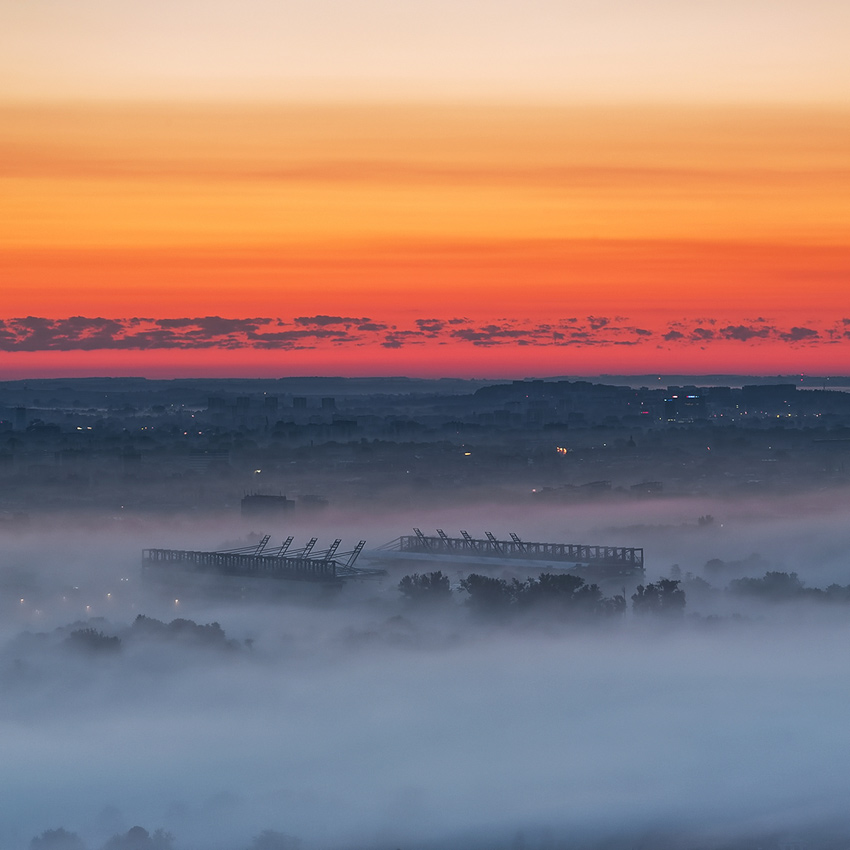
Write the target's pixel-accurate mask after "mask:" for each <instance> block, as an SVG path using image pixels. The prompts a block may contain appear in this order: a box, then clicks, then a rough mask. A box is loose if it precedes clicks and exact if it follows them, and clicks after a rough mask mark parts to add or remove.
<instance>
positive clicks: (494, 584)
mask: <svg viewBox="0 0 850 850" xmlns="http://www.w3.org/2000/svg"><path fill="white" fill-rule="evenodd" d="M521 587H522V584H521V582H518V581H517V580H516V579H514V581H513V582H512V583H510V584H509V583H508V582H507V581H505V580H504V579H503V578H491V577H490V576H482V575H478V574H477V573H471V574H470V575H468V576H467V577H466V578H465V579H461V582H460V589H461V590H463V591H465V592H466V593H468V594H469V599H468V600H467V602H468V604H469V606H470V607H471V608H473V609H475V610H476V611H478V612H479V613H482V614H483V613H496V612H505V611H507V610H508V608H509V607H510V606H511V605H512V604H513V603H514V601H515V600H516V598H517V596H518V594H519V592H520V591H519V588H521Z"/></svg>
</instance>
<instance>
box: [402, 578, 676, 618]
mask: <svg viewBox="0 0 850 850" xmlns="http://www.w3.org/2000/svg"><path fill="white" fill-rule="evenodd" d="M398 589H399V591H400V592H401V594H402V595H403V596H404V597H405V598H406V599H408V600H410V602H412V603H416V604H439V603H444V602H447V601H448V600H449V599H451V598H452V596H453V593H454V592H453V590H452V586H451V582H450V581H449V577H448V576H447V575H444V574H443V572H442V571H441V570H437V571H435V572H430V573H413V574H412V575H406V576H404V578H402V579H401V581H400V582H399V583H398ZM458 590H459V591H460V592H461V593H464V594H466V604H467V605H468V606H469V607H470V608H471V609H472V610H474V611H476V612H477V613H481V614H507V613H509V612H522V611H534V612H540V613H542V612H544V611H548V612H551V613H556V614H560V615H562V616H564V615H566V616H573V617H583V618H588V617H610V616H615V615H621V614H624V613H625V611H626V609H627V605H626V598H625V595H624V594H616V595H614V596H605V595H603V593H602V590H601V589H600V587H599V585H598V584H588V583H587V582H585V580H584V579H583V578H582V577H581V576H577V575H573V574H572V573H541V574H540V575H539V576H538V577H537V578H529V579H526V580H525V581H520V580H519V579H516V578H514V579H511V580H507V579H503V578H494V577H492V576H485V575H479V574H478V573H472V574H470V575H468V576H467V577H466V578H464V579H461V581H460V583H459V585H458ZM685 601H686V600H685V591H684V590H682V589H681V588H680V587H679V581H678V580H675V579H667V578H662V579H659V580H658V581H656V582H652V583H650V584H646V585H638V587H637V590H636V591H635V593H633V594H632V596H631V602H632V610H633V611H634V612H635V613H637V614H654V615H667V616H670V615H681V614H682V612H683V611H684V609H685Z"/></svg>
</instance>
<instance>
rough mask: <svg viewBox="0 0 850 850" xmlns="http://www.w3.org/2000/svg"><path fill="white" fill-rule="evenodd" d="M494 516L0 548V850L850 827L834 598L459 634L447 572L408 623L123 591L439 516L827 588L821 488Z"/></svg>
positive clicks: (835, 554)
mask: <svg viewBox="0 0 850 850" xmlns="http://www.w3.org/2000/svg"><path fill="white" fill-rule="evenodd" d="M502 511H503V512H501V513H500V512H499V511H498V510H495V509H492V510H491V509H490V508H488V507H487V506H482V505H478V506H471V507H470V509H469V511H468V512H466V513H465V514H464V516H463V517H458V516H457V515H456V512H453V513H452V514H446V513H443V514H441V513H438V512H434V513H431V514H428V515H427V516H421V515H420V516H417V517H412V516H408V515H405V514H402V513H398V514H393V515H389V514H388V515H385V516H382V517H380V518H378V519H376V520H374V521H373V522H372V523H371V524H370V522H369V518H368V517H367V516H365V515H364V516H351V515H342V514H334V513H333V512H332V511H329V512H327V513H325V514H323V515H322V516H317V517H315V518H313V519H312V520H311V521H310V522H309V523H308V522H307V521H306V520H299V525H298V527H291V528H287V529H283V530H282V531H283V534H281V533H280V532H281V530H277V531H276V530H275V529H263V528H256V529H255V528H249V527H246V525H245V524H244V523H242V522H241V521H237V520H227V521H221V519H220V518H215V519H214V520H210V519H208V518H204V517H199V518H197V519H196V520H193V521H192V522H187V521H184V522H176V521H175V522H174V523H169V524H161V525H160V524H156V523H154V522H152V521H148V520H140V521H139V523H137V524H133V525H128V524H127V523H124V522H120V523H110V521H109V520H108V518H100V519H98V518H90V519H89V520H88V521H87V524H81V523H71V522H68V523H63V522H60V521H57V523H56V524H55V525H53V526H51V527H48V528H44V529H40V530H39V531H38V532H37V533H36V532H33V531H31V532H27V533H24V534H15V535H6V536H3V537H2V538H0V579H2V585H1V586H0V610H1V611H2V626H0V746H1V747H2V753H3V762H2V772H3V776H4V779H5V782H4V788H5V797H4V804H3V806H2V807H0V847H2V848H9V850H18V848H20V850H24V848H27V847H28V846H29V842H30V839H31V838H32V837H33V836H36V835H39V834H41V833H43V832H44V831H45V830H48V829H55V828H58V827H60V826H61V827H63V828H65V829H67V830H69V831H72V832H75V833H77V834H78V835H79V836H80V837H81V839H82V840H83V841H84V842H85V845H86V846H87V847H88V848H90V850H100V848H101V847H103V845H104V843H105V842H106V841H107V840H108V839H109V837H110V836H112V835H115V834H117V833H125V832H126V831H127V830H129V829H130V828H131V827H133V826H134V825H136V824H141V825H144V826H145V827H146V828H147V829H149V830H150V831H153V830H154V829H156V828H159V827H161V828H164V829H166V830H168V831H170V832H171V833H173V835H174V836H175V839H174V848H175V850H246V848H248V847H249V846H250V845H251V841H252V837H253V836H256V835H258V834H260V833H261V832H262V831H263V830H267V829H271V830H276V831H279V832H281V833H285V834H286V835H289V836H293V837H295V838H298V839H299V840H300V841H301V848H302V850H313V848H316V850H325V848H330V849H331V850H335V848H340V850H342V848H355V847H358V848H359V847H362V848H394V847H402V848H409V847H423V848H425V847H433V846H446V847H461V846H464V847H465V846H469V847H472V846H488V847H504V848H509V847H511V848H514V850H518V848H520V847H526V848H529V850H531V848H537V847H541V848H543V847H549V848H552V847H561V846H564V847H567V846H570V847H572V846H587V847H591V846H604V843H605V842H607V841H609V840H610V841H611V842H615V844H614V845H611V846H619V845H617V844H616V842H620V841H625V842H627V844H628V846H631V844H635V845H637V844H639V841H638V838H636V837H640V836H647V835H664V836H668V837H669V836H676V835H687V836H690V838H688V843H687V844H686V845H685V844H680V845H678V846H694V847H696V846H700V847H702V846H714V845H712V844H711V842H712V841H714V842H715V843H717V842H720V843H722V842H723V841H726V840H733V839H738V838H740V839H742V840H743V839H745V838H747V837H748V836H755V835H760V834H764V833H771V834H777V835H778V834H785V833H788V834H794V833H800V832H806V831H807V830H813V829H816V828H819V827H821V826H823V825H829V826H830V827H831V828H834V829H837V830H845V829H846V832H845V835H850V818H848V817H847V816H846V800H845V797H846V794H845V789H846V787H847V785H848V782H850V761H848V759H847V758H846V752H847V747H848V745H850V731H848V728H847V724H846V706H847V705H848V702H850V668H848V665H847V664H846V658H845V656H846V645H847V642H848V639H850V605H848V606H845V605H840V604H836V605H831V606H821V607H818V606H817V605H815V604H814V603H811V602H810V601H808V600H805V601H804V602H803V603H801V604H800V605H799V606H796V605H791V607H789V606H788V605H785V606H784V607H783V606H776V605H771V604H769V600H763V599H762V600H753V599H751V598H748V597H734V598H733V597H731V596H724V597H723V599H724V600H725V601H724V602H723V604H722V605H715V604H714V603H711V604H708V603H706V605H705V609H704V612H705V613H711V612H712V611H717V612H719V613H720V614H722V616H721V617H718V618H711V619H709V618H706V617H702V616H693V614H695V613H699V612H700V604H701V602H700V600H699V599H697V594H696V593H692V594H691V595H689V597H688V605H687V606H686V608H685V613H684V616H682V617H680V618H678V619H672V620H666V619H655V618H653V617H640V616H638V615H637V614H636V613H635V612H634V611H633V610H632V609H631V607H630V608H629V610H628V611H627V612H626V614H625V615H624V616H619V617H613V618H606V619H604V620H600V621H598V622H596V621H594V622H590V623H579V624H576V625H572V626H571V625H569V624H567V625H565V624H563V623H559V622H549V621H542V620H541V622H539V623H537V622H531V623H529V621H528V619H526V620H514V621H504V622H503V621H498V620H492V619H490V620H487V619H481V618H476V617H475V616H473V612H472V611H471V610H470V609H469V607H468V606H466V605H465V604H464V601H463V600H464V596H463V595H462V594H459V593H458V592H457V584H456V580H455V575H454V574H455V572H458V571H459V570H458V569H456V568H452V569H451V573H452V582H453V585H454V592H453V595H452V597H451V599H450V600H449V602H448V603H447V604H446V605H444V606H443V607H439V608H428V609H425V608H421V607H419V608H417V607H415V606H412V605H410V604H408V603H406V602H405V600H404V599H403V598H402V596H401V594H400V593H399V592H398V589H397V584H398V580H399V578H400V577H401V574H399V575H392V576H389V577H387V578H386V579H384V580H382V581H380V580H374V581H371V582H364V583H361V584H358V585H356V586H352V587H346V588H343V590H342V591H341V592H337V593H323V592H321V591H318V590H315V589H311V588H301V590H300V591H299V593H294V594H293V595H292V597H291V598H283V599H276V598H269V597H267V596H265V595H264V594H262V593H260V594H255V593H254V594H252V593H249V594H246V595H245V597H244V598H242V597H241V596H234V595H233V594H230V595H228V594H215V595H208V594H206V593H199V592H192V591H189V592H187V594H186V595H185V596H183V595H182V594H181V596H180V597H179V598H177V597H175V596H174V594H171V593H166V592H164V591H161V590H159V589H158V588H157V587H156V586H151V585H147V584H145V583H143V582H142V581H141V579H140V570H139V558H140V550H141V548H142V547H143V546H160V545H162V546H181V547H186V548H197V547H199V546H201V545H202V544H203V542H204V541H208V545H209V548H216V547H218V546H221V545H223V544H224V543H225V542H227V541H236V542H239V540H240V539H245V538H246V537H247V535H248V534H249V532H257V533H262V532H264V531H268V532H270V533H271V532H275V531H276V533H277V538H278V539H279V538H281V537H283V536H284V534H290V533H291V534H297V535H298V536H299V541H300V542H301V545H303V542H304V541H306V539H307V538H308V537H309V536H312V535H321V536H323V539H324V540H326V542H327V543H329V542H330V540H331V539H333V538H334V537H336V536H340V537H343V538H344V539H345V543H346V545H348V544H353V543H354V542H356V540H357V539H361V538H366V539H368V540H369V541H370V544H378V543H383V542H385V541H386V540H389V539H391V538H392V537H394V536H397V535H398V534H400V533H409V530H410V528H411V527H412V526H413V525H414V524H416V525H421V526H423V527H424V528H426V529H429V530H430V529H431V528H441V527H446V528H447V530H449V529H451V530H453V531H454V529H455V526H457V525H460V523H463V524H462V525H460V527H462V528H469V530H470V531H471V532H473V533H476V534H481V533H483V531H484V530H493V531H494V532H497V533H499V536H503V535H504V534H505V533H506V532H507V531H516V532H517V533H518V534H519V535H520V536H521V537H523V538H524V539H527V540H534V539H537V540H551V541H559V540H564V541H568V542H582V543H591V544H593V543H599V544H607V543H610V544H612V545H635V546H645V547H646V557H647V580H654V579H655V578H656V577H658V576H662V575H668V574H669V572H668V571H669V568H670V566H671V565H672V564H674V563H676V564H679V568H680V570H681V573H682V575H685V574H686V573H688V572H692V573H693V574H694V575H700V576H702V575H704V576H706V577H707V578H708V580H709V581H711V583H712V587H713V589H714V590H716V591H717V592H718V593H725V590H724V589H725V587H726V586H727V584H729V582H730V581H732V580H734V578H735V577H736V576H737V573H736V572H735V570H736V569H737V568H736V567H734V566H733V567H719V568H718V567H715V572H714V573H711V570H710V569H709V570H706V569H705V565H706V563H707V562H708V561H710V560H711V559H720V560H723V561H724V563H727V562H728V563H731V562H734V561H745V560H746V559H747V558H748V556H749V555H750V554H751V553H753V552H758V553H760V556H761V558H762V559H763V560H762V561H759V562H758V563H759V564H760V565H761V566H763V565H764V564H768V565H769V567H767V568H769V569H791V570H795V571H796V572H798V573H799V575H800V577H801V578H802V579H803V580H804V581H805V582H806V583H807V584H809V585H821V586H822V585H824V584H826V583H827V582H828V581H836V582H839V583H840V584H842V585H848V584H850V564H848V562H847V558H846V555H845V553H846V551H847V544H848V542H850V539H848V538H850V532H848V531H847V527H846V524H844V523H843V517H842V513H843V508H842V507H841V505H840V503H837V502H836V500H835V498H834V497H833V496H829V497H827V496H824V497H823V499H821V500H818V499H812V500H810V501H807V502H802V501H796V502H791V501H790V500H788V501H783V500H777V501H774V502H765V501H752V500H750V501H741V502H738V503H734V504H733V503H720V502H713V501H710V500H688V501H686V502H676V501H671V500H657V501H647V502H640V503H630V504H629V505H627V506H625V507H623V506H620V507H619V508H617V507H615V506H611V505H609V506H607V507H604V508H603V507H599V506H584V507H574V508H571V509H570V510H568V511H567V510H561V509H555V508H547V509H546V510H545V511H537V512H532V511H529V512H528V513H527V514H523V513H521V512H513V513H508V512H507V511H505V510H504V509H502ZM708 515H710V516H712V517H713V519H712V521H711V522H703V523H702V524H700V523H699V522H698V518H699V517H701V516H702V517H705V516H708ZM452 522H454V523H455V526H452V525H451V523H452ZM302 538H303V541H302ZM612 538H613V539H612ZM273 542H274V541H273ZM724 570H725V571H724ZM683 585H687V582H686V581H684V580H683ZM627 595H628V594H627ZM730 599H732V600H733V601H731V602H730V601H729V600H730ZM21 600H23V601H21ZM712 606H713V607H712ZM780 610H781V611H784V612H785V613H784V614H781V615H776V613H775V612H777V611H780ZM789 611H791V612H792V613H791V614H788V612H789ZM731 614H739V615H741V617H740V618H732V617H730V615H731ZM139 615H143V616H144V617H145V618H146V619H143V620H142V621H139V620H137V618H138V616H139ZM154 618H156V620H159V621H161V622H159V624H157V623H156V622H154ZM175 620H176V621H177V625H176V626H175V625H174V624H173V621H175ZM189 620H191V621H193V622H192V623H189V624H186V623H185V622H181V621H189ZM212 622H217V623H218V624H219V625H220V629H218V630H216V629H214V628H212V627H211V628H210V629H207V630H202V629H200V630H199V629H197V628H195V626H194V624H195V623H196V624H207V623H212ZM169 624H171V625H169ZM114 641H117V642H114ZM707 836H708V837H707ZM632 839H634V840H632ZM641 840H643V839H641ZM665 840H667V839H665ZM669 840H670V842H672V844H671V845H670V846H677V845H676V842H675V839H673V838H671V839H669ZM701 842H702V843H701ZM706 842H707V843H706ZM651 843H652V842H650V844H649V845H647V846H650V845H651ZM657 846H664V845H663V841H662V840H661V839H658V842H657Z"/></svg>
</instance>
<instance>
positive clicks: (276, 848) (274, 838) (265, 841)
mask: <svg viewBox="0 0 850 850" xmlns="http://www.w3.org/2000/svg"><path fill="white" fill-rule="evenodd" d="M300 846H301V841H300V839H298V838H293V837H292V836H291V835H287V834H286V833H285V832H277V830H274V829H264V830H263V831H262V832H261V833H260V834H259V835H258V836H256V837H255V838H254V840H253V841H252V842H251V846H250V847H249V848H248V850H298V848H299V847H300Z"/></svg>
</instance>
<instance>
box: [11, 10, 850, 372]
mask: <svg viewBox="0 0 850 850" xmlns="http://www.w3.org/2000/svg"><path fill="white" fill-rule="evenodd" d="M848 33H850V6H848V4H847V3H846V2H843V0H812V2H809V3H807V4H800V3H796V2H784V0H769V2H768V0H738V2H726V0H714V2H704V1H703V0H694V1H693V2H689V3H681V2H679V0H675V1H674V0H642V2H634V0H630V1H629V2H626V0H595V1H594V2H582V0H561V2H555V0H537V2H524V3H519V2H513V0H490V2H487V3H483V2H478V0H467V2H462V3H458V2H453V3H450V2H447V0H431V2H427V3H425V2H418V0H408V2H405V3H398V2H388V0H310V2H306V1H305V2H287V3H280V2H271V0H268V1H267V0H241V2H238V3H237V2H235V0H213V2H205V3H203V4H201V3H198V2H194V0H187V2H181V3H179V4H175V3H170V2H164V0H155V2H150V1H149V0H148V2H140V1H139V2H137V0H128V1H127V2H122V3H120V4H119V3H114V2H107V0H78V1H77V2H75V3H73V4H57V3H55V2H48V0H28V2H21V1H20V0H0V373H2V374H3V375H4V376H5V377H9V378H14V377H30V376H39V375H93V374H97V375H101V374H115V375H120V374H131V375H147V376H151V377H170V376H175V377H176V376H183V375H232V376H238V375H246V376H247V375H287V374H291V375H294V374H335V375H345V374H351V375H367V374H369V375H382V374H387V375H397V374H409V375H423V376H427V375H434V376H436V375H458V376H469V377H522V376H525V375H570V374H576V375H578V374H583V375H593V374H600V373H612V372H613V373H618V374H626V373H651V372H656V371H657V372H660V373H663V372H670V371H676V372H679V373H681V372H694V373H697V374H698V373H718V372H737V373H748V374H768V375H769V374H780V373H782V374H789V373H797V372H807V373H817V374H841V373H847V372H850V362H848V346H850V306H846V298H845V297H844V292H845V291H846V290H847V288H848V284H850V238H848V237H850V162H848V159H847V151H848V150H850V54H848V51H847V50H846V39H847V34H848Z"/></svg>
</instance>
